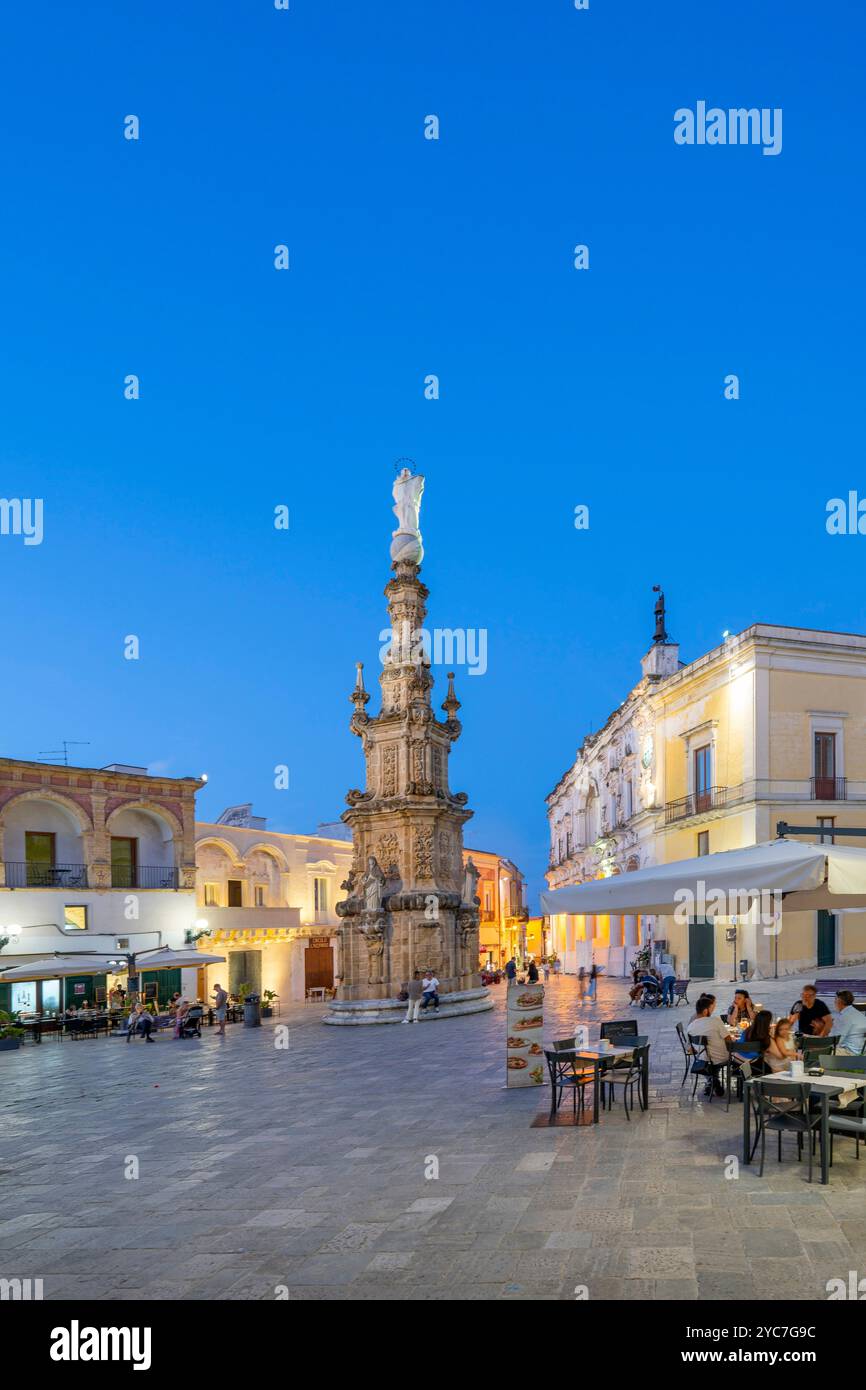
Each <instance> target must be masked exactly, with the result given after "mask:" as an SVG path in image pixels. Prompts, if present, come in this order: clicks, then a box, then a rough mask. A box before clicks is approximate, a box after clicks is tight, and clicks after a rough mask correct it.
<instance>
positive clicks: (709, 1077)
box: [688, 1033, 731, 1109]
mask: <svg viewBox="0 0 866 1390" xmlns="http://www.w3.org/2000/svg"><path fill="white" fill-rule="evenodd" d="M688 1038H689V1046H690V1047H691V1050H692V1065H691V1072H692V1075H693V1076H694V1078H695V1082H694V1085H693V1086H692V1100H694V1098H695V1092H696V1091H697V1089H698V1079H699V1078H700V1077H703V1078H704V1080H705V1081H707V1082H708V1083H709V1084H710V1096H709V1098H710V1101H712V1099H713V1095H714V1094H715V1082H716V1076H717V1074H718V1073H719V1072H723V1071H726V1070H728V1069H730V1065H731V1064H730V1061H728V1062H713V1061H711V1059H710V1054H709V1050H708V1047H707V1039H706V1038H705V1037H704V1036H702V1035H701V1034H700V1033H689V1035H688ZM725 1108H726V1109H727V1106H726V1107H725Z"/></svg>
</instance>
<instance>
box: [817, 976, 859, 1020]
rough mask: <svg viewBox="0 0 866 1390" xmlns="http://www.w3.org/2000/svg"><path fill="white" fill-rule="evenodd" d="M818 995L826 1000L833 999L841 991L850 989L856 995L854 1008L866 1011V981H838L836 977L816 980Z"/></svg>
mask: <svg viewBox="0 0 866 1390" xmlns="http://www.w3.org/2000/svg"><path fill="white" fill-rule="evenodd" d="M815 983H816V985H817V986H818V994H819V995H823V996H824V998H825V999H832V998H833V997H834V996H835V995H836V994H837V993H838V992H839V990H840V989H850V991H851V993H852V994H853V995H854V1007H855V1009H860V1011H861V1012H864V1011H866V980H837V979H836V978H835V976H830V977H829V978H828V979H826V980H816V981H815Z"/></svg>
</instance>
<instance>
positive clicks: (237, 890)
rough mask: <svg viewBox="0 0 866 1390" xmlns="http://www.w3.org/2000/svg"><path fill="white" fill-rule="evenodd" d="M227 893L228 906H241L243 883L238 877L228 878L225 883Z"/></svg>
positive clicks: (242, 903)
mask: <svg viewBox="0 0 866 1390" xmlns="http://www.w3.org/2000/svg"><path fill="white" fill-rule="evenodd" d="M226 886H227V888H228V893H229V907H243V905H244V885H243V880H242V879H240V878H230V879H229V880H228V883H227V885H226Z"/></svg>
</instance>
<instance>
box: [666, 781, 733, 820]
mask: <svg viewBox="0 0 866 1390" xmlns="http://www.w3.org/2000/svg"><path fill="white" fill-rule="evenodd" d="M727 804H728V788H727V787H706V788H705V789H704V790H703V791H699V792H690V793H689V795H688V796H681V797H678V798H677V800H676V801H668V802H666V803H665V825H671V824H672V823H673V822H674V821H678V820H688V818H689V817H690V816H703V815H706V814H707V812H708V811H720V810H723V809H724V807H725V806H727Z"/></svg>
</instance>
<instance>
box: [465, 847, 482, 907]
mask: <svg viewBox="0 0 866 1390" xmlns="http://www.w3.org/2000/svg"><path fill="white" fill-rule="evenodd" d="M480 877H481V870H480V869H479V868H477V867H476V865H475V863H474V861H473V859H472V855H471V854H470V856H469V858H468V859H467V861H466V865H465V867H464V869H463V901H464V902H465V903H468V904H469V906H470V907H474V905H475V900H476V898H477V896H478V894H477V888H478V880H479V878H480Z"/></svg>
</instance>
